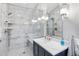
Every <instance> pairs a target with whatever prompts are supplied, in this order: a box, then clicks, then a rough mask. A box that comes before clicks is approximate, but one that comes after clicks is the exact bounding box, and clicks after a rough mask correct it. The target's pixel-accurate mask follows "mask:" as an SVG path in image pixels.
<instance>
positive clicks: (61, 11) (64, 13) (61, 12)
mask: <svg viewBox="0 0 79 59" xmlns="http://www.w3.org/2000/svg"><path fill="white" fill-rule="evenodd" d="M60 14H61V16H62V17H68V16H69V10H68V9H67V8H62V9H61V10H60Z"/></svg>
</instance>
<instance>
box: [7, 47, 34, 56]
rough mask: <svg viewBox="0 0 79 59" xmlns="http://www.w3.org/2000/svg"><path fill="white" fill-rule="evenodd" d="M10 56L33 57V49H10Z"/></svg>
mask: <svg viewBox="0 0 79 59" xmlns="http://www.w3.org/2000/svg"><path fill="white" fill-rule="evenodd" d="M8 56H33V49H32V48H29V47H26V48H16V49H9V51H8Z"/></svg>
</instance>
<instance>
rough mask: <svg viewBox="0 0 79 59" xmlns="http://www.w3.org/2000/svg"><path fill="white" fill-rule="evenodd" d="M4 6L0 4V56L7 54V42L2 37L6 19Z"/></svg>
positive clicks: (3, 36)
mask: <svg viewBox="0 0 79 59" xmlns="http://www.w3.org/2000/svg"><path fill="white" fill-rule="evenodd" d="M6 8H7V7H6V4H2V3H0V40H1V42H0V55H6V53H7V40H6V39H5V35H4V20H5V19H6V10H7V9H6Z"/></svg>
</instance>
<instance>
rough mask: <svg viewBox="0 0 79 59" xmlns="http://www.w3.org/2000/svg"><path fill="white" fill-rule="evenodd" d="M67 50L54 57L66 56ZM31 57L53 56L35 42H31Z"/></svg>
mask: <svg viewBox="0 0 79 59" xmlns="http://www.w3.org/2000/svg"><path fill="white" fill-rule="evenodd" d="M67 53H68V49H66V50H64V51H62V52H60V53H58V54H56V55H55V56H67ZM33 55H34V56H53V55H52V54H51V53H49V52H48V51H46V50H45V49H44V48H43V47H41V46H40V45H39V44H37V43H36V42H33Z"/></svg>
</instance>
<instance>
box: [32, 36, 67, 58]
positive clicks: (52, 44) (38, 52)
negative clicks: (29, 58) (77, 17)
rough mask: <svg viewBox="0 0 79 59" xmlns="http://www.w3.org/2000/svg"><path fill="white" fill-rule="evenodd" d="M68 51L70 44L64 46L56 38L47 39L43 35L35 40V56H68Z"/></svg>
mask: <svg viewBox="0 0 79 59" xmlns="http://www.w3.org/2000/svg"><path fill="white" fill-rule="evenodd" d="M67 52H68V45H66V44H65V45H64V46H62V45H61V44H60V42H59V40H57V39H55V38H52V39H51V40H47V39H45V38H44V37H43V38H39V39H34V40H33V55H34V56H67Z"/></svg>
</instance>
